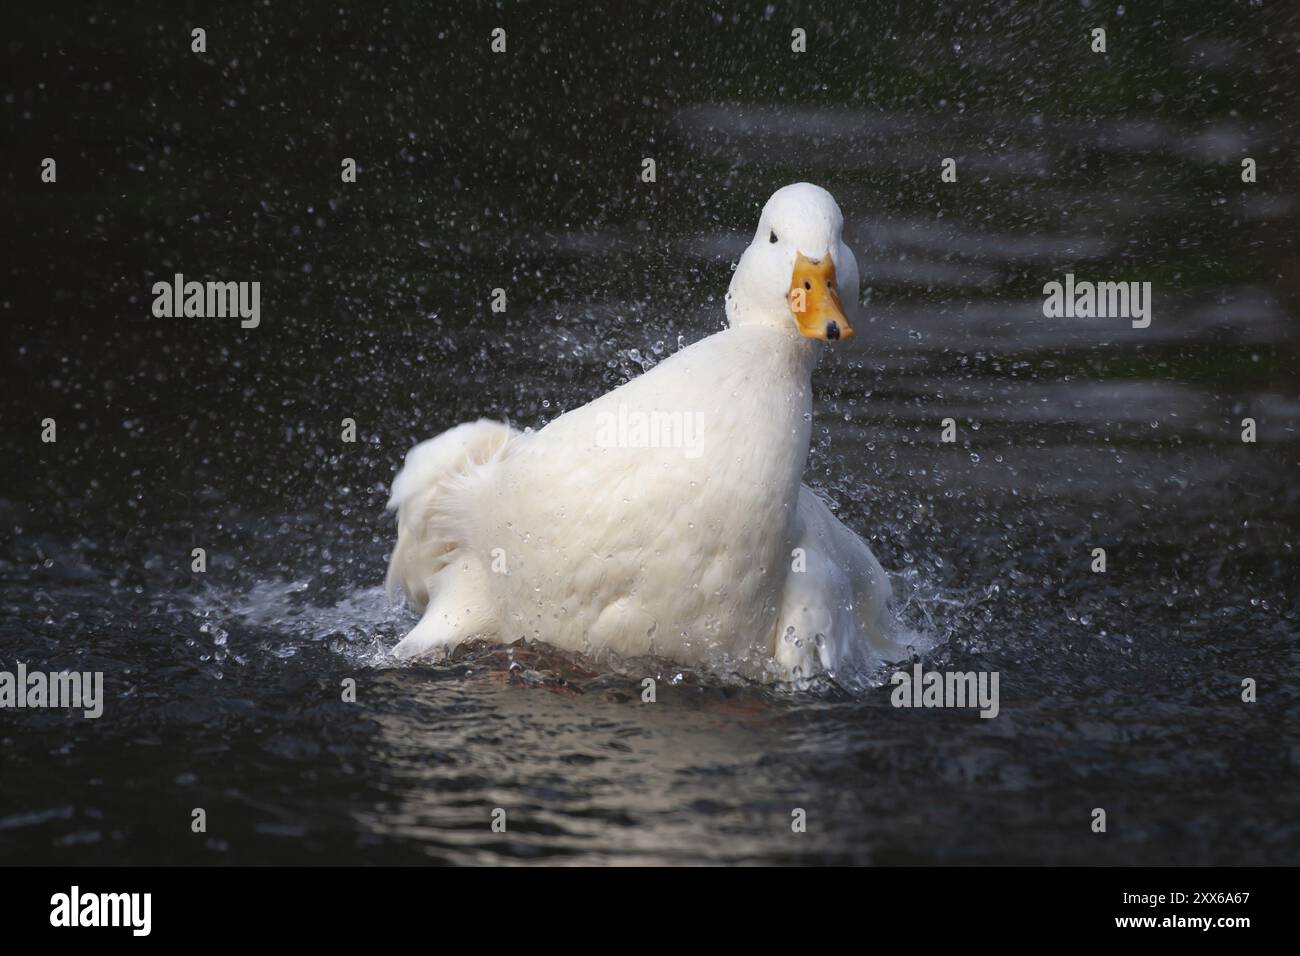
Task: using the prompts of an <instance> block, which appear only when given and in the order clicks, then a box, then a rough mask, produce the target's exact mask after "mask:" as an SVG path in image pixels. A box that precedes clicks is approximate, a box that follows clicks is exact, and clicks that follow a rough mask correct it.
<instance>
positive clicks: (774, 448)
mask: <svg viewBox="0 0 1300 956" xmlns="http://www.w3.org/2000/svg"><path fill="white" fill-rule="evenodd" d="M729 338H730V342H729V343H728V347H729V348H732V349H734V351H735V352H736V353H737V355H738V357H741V360H740V361H738V362H736V363H735V364H734V365H732V366H731V368H732V369H733V372H732V373H731V376H729V377H730V378H731V380H730V381H724V382H720V383H719V384H721V385H722V387H723V388H724V389H726V391H727V393H728V397H730V398H731V399H732V402H733V403H734V408H735V415H736V421H735V423H734V427H735V429H736V433H737V434H749V435H751V436H754V438H755V439H756V440H755V441H754V443H753V448H752V452H753V457H754V459H755V460H754V461H753V463H752V468H753V470H752V471H751V472H750V474H752V475H754V476H755V477H756V478H758V477H760V476H761V480H760V483H761V484H766V485H768V486H769V487H770V488H772V489H773V490H776V489H780V491H779V494H780V495H781V496H782V497H785V496H787V495H788V494H792V493H793V492H796V491H797V490H798V487H799V482H800V481H801V480H802V478H803V469H804V465H805V464H806V462H807V460H808V446H809V443H810V439H811V436H812V372H813V368H814V367H815V366H816V365H817V360H818V358H820V357H821V351H822V347H823V344H822V343H821V342H819V341H816V340H813V339H806V338H804V337H803V336H800V335H798V334H797V333H789V332H787V331H786V330H785V329H780V328H773V327H771V326H761V325H753V326H738V327H734V328H732V329H731V330H730V333H729ZM758 436H763V437H762V439H761V440H759V438H758ZM747 457H748V456H747Z"/></svg>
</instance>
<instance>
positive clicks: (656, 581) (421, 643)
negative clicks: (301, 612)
mask: <svg viewBox="0 0 1300 956" xmlns="http://www.w3.org/2000/svg"><path fill="white" fill-rule="evenodd" d="M843 223H844V218H843V216H842V215H841V213H840V209H839V206H837V205H836V203H835V200H834V199H833V198H832V197H831V195H830V193H828V192H826V190H824V189H822V188H820V187H818V186H813V185H810V184H808V183H796V184H794V185H791V186H786V187H785V188H783V189H780V190H778V191H777V192H776V193H775V194H774V195H773V196H772V198H771V199H769V200H768V202H767V205H766V206H765V207H764V208H763V213H762V215H761V216H760V218H759V221H758V231H757V232H756V233H755V234H754V240H753V242H752V243H750V245H749V248H748V249H746V250H745V253H744V255H742V256H741V259H740V263H739V264H738V265H737V267H736V271H735V275H734V277H733V278H732V280H731V287H730V290H729V291H728V293H727V299H726V303H727V304H726V310H727V318H728V320H729V322H730V328H728V329H726V330H725V331H722V332H718V333H717V334H715V335H711V336H709V337H708V338H706V339H704V340H702V341H700V342H696V343H695V344H694V345H691V346H690V347H688V348H685V349H682V350H681V351H679V352H677V353H676V354H674V355H673V356H671V357H670V358H668V359H665V360H664V361H663V362H661V363H660V364H659V365H657V366H655V367H654V368H653V369H651V370H650V371H648V372H646V373H645V374H644V375H642V376H641V377H639V378H636V379H634V380H632V381H630V382H628V383H627V384H625V385H622V386H620V387H619V388H616V389H614V391H612V392H610V393H608V394H606V395H603V396H601V397H600V398H598V399H596V400H595V401H593V402H591V403H590V404H588V405H584V406H583V407H581V408H578V409H574V410H573V411H570V412H567V413H565V414H564V415H561V416H560V417H558V418H556V419H555V420H554V421H552V422H551V423H550V424H548V425H546V426H545V427H544V428H542V429H541V430H540V431H537V432H526V433H520V432H518V431H516V430H514V429H512V428H511V427H510V426H508V425H504V424H500V423H497V422H491V421H486V420H480V421H477V422H473V423H470V424H465V425H460V426H458V427H456V428H453V429H451V430H450V431H447V432H444V433H443V434H441V435H439V436H438V437H437V438H434V439H432V440H430V441H426V442H423V443H422V444H420V445H417V446H416V447H415V448H414V449H412V450H411V452H410V453H409V454H408V455H407V456H406V464H405V466H404V467H403V468H402V471H401V472H400V473H399V474H398V476H397V479H396V480H395V481H394V482H393V493H392V498H391V499H390V501H389V508H390V509H396V511H397V524H398V533H397V546H396V548H395V549H394V551H393V555H392V559H391V561H390V563H389V567H388V585H389V590H390V593H391V592H396V591H397V590H401V591H403V592H404V593H405V595H406V597H407V600H408V601H409V602H410V604H411V605H412V606H414V607H415V608H416V609H417V610H420V611H422V612H423V617H422V619H421V620H420V623H419V624H418V625H417V626H416V627H415V628H414V629H413V630H412V631H411V632H410V633H409V634H408V635H406V637H405V638H404V639H403V640H402V641H401V642H400V643H399V644H398V645H397V647H396V648H395V649H394V653H395V654H396V655H397V656H399V657H418V656H431V655H441V654H443V653H446V652H449V651H450V650H451V649H452V648H454V647H456V645H457V644H459V643H460V642H462V641H464V640H465V639H467V638H469V637H472V636H481V637H485V638H489V639H497V640H502V641H513V640H515V639H517V638H519V637H524V636H526V637H531V638H537V639H540V640H543V641H545V642H547V643H549V644H552V645H554V646H557V647H561V648H566V649H569V650H574V651H581V652H585V653H590V654H597V655H598V654H600V653H601V652H602V651H606V650H609V651H614V652H617V653H618V654H621V655H629V656H630V655H641V654H655V655H660V656H664V657H668V658H671V659H673V660H675V661H678V662H680V663H683V664H697V663H701V662H713V663H721V662H725V663H727V664H729V665H730V666H733V667H736V668H737V669H739V670H740V671H741V672H742V673H747V674H749V675H751V676H756V677H759V678H762V679H771V678H776V679H783V680H790V679H799V678H801V677H809V676H812V675H813V674H815V673H818V672H819V671H821V672H825V673H826V674H828V675H829V676H831V677H833V678H837V679H841V680H843V679H845V678H848V679H849V680H850V682H855V681H853V680H852V675H853V674H862V673H864V671H865V670H869V669H871V668H872V667H873V665H877V664H879V663H880V661H881V660H882V659H883V660H893V659H897V658H898V657H901V656H903V654H904V648H903V646H902V642H903V641H905V640H906V638H905V637H904V636H903V634H902V633H901V632H900V631H899V630H898V629H897V627H896V625H895V624H894V622H893V619H892V616H891V614H890V613H889V611H888V603H889V598H890V586H889V582H888V579H887V577H886V576H885V572H884V571H883V569H882V568H881V566H880V564H879V562H877V561H876V558H875V556H874V555H872V553H871V551H870V549H869V548H868V547H867V545H866V544H865V543H864V542H863V541H862V539H861V538H859V537H858V536H857V535H855V534H854V533H853V532H852V531H850V530H849V529H848V528H846V527H845V526H844V525H843V524H841V523H840V522H839V521H838V520H837V519H836V518H835V516H834V515H832V514H831V512H830V510H829V509H828V508H827V507H826V505H825V504H824V503H823V502H822V500H821V499H820V498H818V497H817V495H815V494H814V493H813V492H812V491H811V490H809V489H808V488H807V487H806V486H804V485H802V484H801V481H800V479H801V477H802V474H803V469H804V462H805V460H806V459H807V457H808V442H809V435H810V431H811V422H812V382H811V377H812V370H813V367H814V366H815V365H816V364H817V359H818V357H819V355H820V354H821V351H822V348H823V342H824V341H825V340H827V339H846V338H848V337H849V336H851V335H852V334H853V327H852V325H851V324H850V323H851V316H852V314H853V313H854V312H856V310H857V303H858V266H857V262H856V261H855V260H854V258H853V253H851V252H850V251H849V249H848V247H847V246H845V245H844V243H843V241H842V239H841V235H840V234H841V230H842V227H843Z"/></svg>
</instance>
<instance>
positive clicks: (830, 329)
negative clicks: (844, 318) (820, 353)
mask: <svg viewBox="0 0 1300 956" xmlns="http://www.w3.org/2000/svg"><path fill="white" fill-rule="evenodd" d="M826 337H827V338H828V339H831V340H832V341H834V340H835V339H838V338H839V337H840V327H839V323H837V322H835V321H830V322H827V323H826Z"/></svg>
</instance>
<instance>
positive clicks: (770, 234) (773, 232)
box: [767, 229, 776, 242]
mask: <svg viewBox="0 0 1300 956" xmlns="http://www.w3.org/2000/svg"><path fill="white" fill-rule="evenodd" d="M767 241H768V242H776V230H775V229H769V230H768V236H767Z"/></svg>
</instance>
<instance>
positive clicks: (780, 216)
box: [727, 183, 858, 341]
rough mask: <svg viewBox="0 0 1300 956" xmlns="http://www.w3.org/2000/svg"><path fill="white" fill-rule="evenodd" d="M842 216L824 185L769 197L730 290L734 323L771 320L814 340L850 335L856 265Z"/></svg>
mask: <svg viewBox="0 0 1300 956" xmlns="http://www.w3.org/2000/svg"><path fill="white" fill-rule="evenodd" d="M843 229H844V216H843V214H842V213H841V212H840V207H839V206H837V205H836V204H835V199H834V198H833V197H832V196H831V194H830V193H828V192H827V191H826V190H824V189H822V188H821V187H820V186H814V185H812V184H811V183H794V184H792V185H790V186H784V187H782V188H781V189H778V190H777V191H776V192H775V193H773V194H772V198H771V199H769V200H768V201H767V205H765V206H764V207H763V214H762V215H761V216H759V217H758V231H757V232H755V233H754V241H753V242H751V243H750V244H749V248H748V249H746V250H745V253H744V255H742V256H741V257H740V262H739V264H737V266H736V273H735V275H733V276H732V278H731V287H730V288H729V289H728V290H727V319H728V321H729V322H730V323H731V325H732V326H733V327H735V326H740V325H771V326H777V327H780V328H787V329H790V330H792V331H795V332H798V334H800V335H802V336H805V337H806V338H810V339H829V340H832V341H834V340H837V339H840V340H842V339H847V338H849V337H850V336H852V335H853V321H852V320H853V318H854V316H855V315H856V313H857V308H858V263H857V260H855V259H854V258H853V253H852V252H850V251H849V247H848V246H846V245H845V244H844V239H843V237H842V236H841V232H842V231H843Z"/></svg>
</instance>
